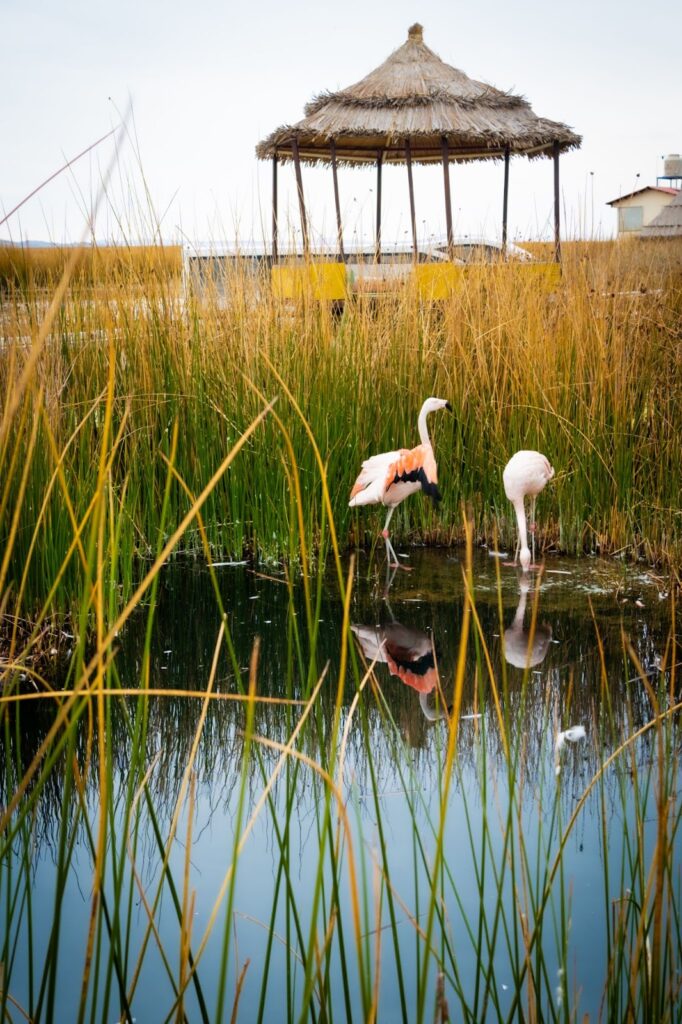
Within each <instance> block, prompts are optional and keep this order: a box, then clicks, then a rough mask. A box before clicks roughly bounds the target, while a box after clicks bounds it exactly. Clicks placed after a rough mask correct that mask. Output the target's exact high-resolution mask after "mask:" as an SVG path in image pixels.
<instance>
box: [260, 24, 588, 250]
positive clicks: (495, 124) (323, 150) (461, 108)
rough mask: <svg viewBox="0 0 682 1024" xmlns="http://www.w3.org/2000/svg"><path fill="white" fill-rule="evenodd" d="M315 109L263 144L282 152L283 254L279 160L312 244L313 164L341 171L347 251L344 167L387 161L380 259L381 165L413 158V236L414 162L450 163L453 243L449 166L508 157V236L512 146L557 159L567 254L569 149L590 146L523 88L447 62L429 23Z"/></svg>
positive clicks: (273, 154)
mask: <svg viewBox="0 0 682 1024" xmlns="http://www.w3.org/2000/svg"><path fill="white" fill-rule="evenodd" d="M305 115H306V116H305V117H304V118H303V119H302V120H301V121H298V122H296V123H295V124H293V125H284V126H282V127H280V128H277V129H276V130H275V131H274V132H272V134H271V135H269V136H268V137H267V138H266V139H263V140H262V142H260V143H259V144H258V146H257V147H256V155H257V156H258V157H259V159H261V160H266V159H272V161H273V255H274V256H275V257H276V253H277V240H276V236H277V164H278V162H283V163H287V162H289V161H293V163H294V166H295V170H296V181H297V186H298V198H299V205H300V209H301V224H302V229H303V238H304V243H305V245H306V247H307V223H306V216H305V205H304V200H303V180H302V175H301V165H302V164H303V163H311V164H312V163H329V164H331V166H332V171H333V176H334V198H335V204H336V214H337V227H338V233H339V249H340V253H341V255H342V256H343V238H342V229H341V217H340V203H339V193H338V179H337V173H336V172H337V166H339V165H359V164H367V163H374V164H376V166H377V228H376V247H377V258H379V254H380V240H381V167H382V165H383V163H405V164H407V171H408V181H409V190H410V211H411V219H412V233H413V243H414V247H415V251H416V246H417V239H416V217H415V210H414V189H413V185H412V164H413V163H422V164H428V163H442V165H443V171H444V186H445V210H446V221H447V231H448V241H449V243H450V244H452V241H453V234H452V211H451V201H450V180H449V165H450V163H451V162H457V161H463V160H495V159H503V160H504V164H505V178H504V203H503V228H502V240H503V243H506V235H507V195H508V183H509V159H510V156H511V155H512V154H521V155H523V156H527V157H531V158H535V157H542V156H551V157H552V158H553V160H554V187H555V197H554V214H555V243H556V252H557V258H558V257H559V154H560V153H561V152H564V151H566V150H569V149H574V148H576V147H578V146H580V143H581V138H580V136H579V135H576V134H575V132H573V131H572V129H570V128H569V127H567V125H565V124H561V123H559V122H557V121H549V120H547V119H546V118H543V117H538V116H537V115H536V114H535V113H533V111H532V109H531V107H530V104H529V103H528V101H527V100H526V99H524V98H523V97H522V96H517V95H514V94H512V93H510V92H503V91H501V90H499V89H496V88H494V87H493V86H491V85H487V84H485V83H483V82H478V81H476V80H475V79H473V78H469V77H468V76H467V75H466V74H465V73H464V72H463V71H460V70H458V69H457V68H454V67H451V66H450V65H449V64H446V63H444V61H442V60H441V59H440V57H438V56H437V54H435V53H434V52H433V50H431V49H429V47H428V46H427V45H426V44H425V42H424V39H423V30H422V26H421V25H419V24H415V25H412V27H411V28H410V29H409V30H408V36H407V41H406V42H405V43H403V45H402V46H400V47H399V48H398V49H397V50H395V51H394V52H393V53H392V54H391V55H390V56H389V57H388V58H387V60H385V61H384V63H383V64H381V65H380V66H379V67H378V68H376V69H375V70H374V71H372V72H370V74H369V75H367V76H366V77H365V78H363V79H361V81H359V82H357V83H356V84H355V85H351V86H349V87H348V88H346V89H342V90H340V91H339V92H334V93H323V94H321V95H319V96H317V97H316V98H315V99H313V100H312V102H311V103H309V104H308V105H307V107H306V108H305Z"/></svg>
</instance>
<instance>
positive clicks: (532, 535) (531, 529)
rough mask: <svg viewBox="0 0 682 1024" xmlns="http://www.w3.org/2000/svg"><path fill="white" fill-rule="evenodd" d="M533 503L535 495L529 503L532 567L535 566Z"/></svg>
mask: <svg viewBox="0 0 682 1024" xmlns="http://www.w3.org/2000/svg"><path fill="white" fill-rule="evenodd" d="M535 501H536V495H533V497H532V498H531V503H530V536H531V545H532V548H533V565H535Z"/></svg>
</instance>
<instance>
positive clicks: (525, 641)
mask: <svg viewBox="0 0 682 1024" xmlns="http://www.w3.org/2000/svg"><path fill="white" fill-rule="evenodd" d="M519 586H520V589H521V596H520V597H519V603H518V606H517V608H516V614H515V615H514V619H513V621H512V624H511V626H508V627H507V628H506V629H505V631H504V656H505V658H506V660H507V661H508V662H509V664H510V665H513V666H514V667H515V668H522V669H526V668H535V666H536V665H540V664H541V663H542V662H543V661H544V660H545V658H546V657H547V652H548V650H549V645H550V644H551V642H552V627H551V626H550V625H549V623H547V622H545V623H542V624H540V623H539V622H536V624H535V629H534V630H533V631H532V636H531V630H530V628H526V625H525V621H524V620H525V615H526V605H527V603H528V594H529V592H530V589H531V584H530V580H529V579H528V578H527V577H526V576H523V577H522V578H521V579H520V581H519ZM538 586H540V584H539V582H538ZM531 640H532V642H531Z"/></svg>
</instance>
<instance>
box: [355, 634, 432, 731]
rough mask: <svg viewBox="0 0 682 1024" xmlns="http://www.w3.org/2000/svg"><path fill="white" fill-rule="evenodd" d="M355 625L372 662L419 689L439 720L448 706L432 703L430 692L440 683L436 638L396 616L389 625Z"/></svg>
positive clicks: (427, 707) (427, 715)
mask: <svg viewBox="0 0 682 1024" xmlns="http://www.w3.org/2000/svg"><path fill="white" fill-rule="evenodd" d="M351 629H352V630H353V633H354V634H355V636H356V637H357V640H358V643H359V645H360V648H361V650H362V653H363V654H364V656H365V658H366V660H367V661H368V662H370V663H371V662H380V663H383V664H385V665H386V666H387V667H388V671H389V672H390V673H391V675H392V676H395V677H396V678H397V679H399V680H400V682H401V683H404V684H405V686H411V687H412V689H413V690H416V691H417V693H418V694H419V706H420V707H421V709H422V712H423V713H424V717H425V718H426V719H427V720H428V721H429V722H437V721H438V720H439V719H441V718H443V717H444V715H445V711H444V710H442V709H439V708H438V706H436V707H431V705H430V704H429V694H431V693H433V691H434V690H435V689H436V687H437V685H438V670H437V668H436V659H435V652H434V647H433V640H432V637H431V636H430V634H429V633H426V632H424V631H423V630H421V629H414V628H413V627H411V626H405V625H403V624H402V623H401V622H396V621H395V620H394V621H393V622H389V623H387V624H386V625H385V626H359V625H352V626H351Z"/></svg>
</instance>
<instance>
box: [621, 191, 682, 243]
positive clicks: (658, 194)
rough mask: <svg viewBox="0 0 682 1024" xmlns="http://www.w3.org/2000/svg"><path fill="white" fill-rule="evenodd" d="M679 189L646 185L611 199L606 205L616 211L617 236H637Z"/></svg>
mask: <svg viewBox="0 0 682 1024" xmlns="http://www.w3.org/2000/svg"><path fill="white" fill-rule="evenodd" d="M678 192H679V189H676V188H667V187H665V186H662V185H647V186H646V187H645V188H639V189H637V191H636V192H628V194H627V195H625V196H619V197H618V198H617V199H612V200H611V201H610V202H609V203H608V204H607V205H608V206H612V207H613V208H614V209H615V210H617V211H618V237H619V238H628V237H630V238H633V237H637V236H638V235H639V234H640V233H641V231H642V229H643V228H645V227H646V226H647V225H648V224H651V222H652V221H653V220H654V218H655V217H657V216H658V215H659V214H660V213H661V211H662V210H663V209H664V208H665V207H666V206H667V205H668V204H669V203H670V202H672V200H673V199H674V198H675V196H676V195H677V194H678Z"/></svg>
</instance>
